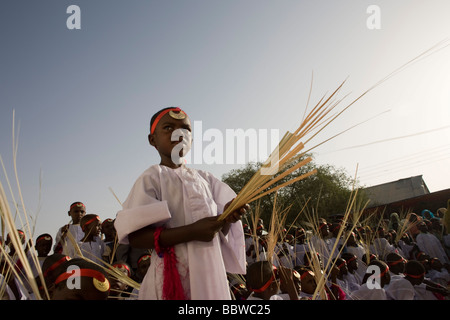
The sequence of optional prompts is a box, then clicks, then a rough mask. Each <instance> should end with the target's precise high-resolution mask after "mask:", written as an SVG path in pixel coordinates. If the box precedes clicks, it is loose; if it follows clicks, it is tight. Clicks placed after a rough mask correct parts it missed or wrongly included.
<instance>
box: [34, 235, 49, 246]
mask: <svg viewBox="0 0 450 320" xmlns="http://www.w3.org/2000/svg"><path fill="white" fill-rule="evenodd" d="M41 240H47V241H51V240H52V237H51V236H47V235H43V236H39V237H38V238H37V239H36V244H37V243H38V242H39V241H41Z"/></svg>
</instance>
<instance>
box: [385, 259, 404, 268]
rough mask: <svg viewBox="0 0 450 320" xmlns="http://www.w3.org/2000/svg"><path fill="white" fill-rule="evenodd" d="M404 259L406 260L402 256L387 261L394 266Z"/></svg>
mask: <svg viewBox="0 0 450 320" xmlns="http://www.w3.org/2000/svg"><path fill="white" fill-rule="evenodd" d="M403 261H405V262H406V260H405V259H404V258H403V257H402V258H400V259H398V260H394V261H387V263H388V265H390V266H391V267H392V266H395V265H396V264H399V263H401V262H403Z"/></svg>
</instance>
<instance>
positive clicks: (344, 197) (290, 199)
mask: <svg viewBox="0 0 450 320" xmlns="http://www.w3.org/2000/svg"><path fill="white" fill-rule="evenodd" d="M306 156H310V157H312V155H305V157H306ZM312 158H313V157H312ZM303 159H304V157H303V158H300V159H298V160H297V161H298V162H299V161H301V160H303ZM293 165H294V164H293ZM260 166H261V163H248V164H246V165H245V166H244V167H243V168H240V169H234V170H231V171H230V172H228V173H226V174H224V175H223V176H222V181H223V182H225V183H227V184H228V185H229V186H230V187H231V188H232V189H233V190H234V191H235V192H236V193H239V191H240V190H241V189H242V188H243V187H244V186H245V184H246V183H247V181H249V180H250V178H251V177H252V176H253V175H254V174H255V173H256V171H257V170H258V169H259V168H260ZM313 169H317V173H316V174H315V175H312V176H310V177H308V178H306V179H303V180H300V181H297V182H295V183H292V184H290V185H288V186H286V187H284V188H282V189H280V190H279V191H278V193H277V195H276V197H277V198H276V201H277V204H278V205H279V206H280V207H282V208H289V210H288V211H287V218H286V224H287V225H289V224H291V223H293V222H294V221H296V219H297V218H298V215H299V213H300V212H301V211H302V208H306V210H309V211H313V212H314V213H315V215H318V216H319V217H323V218H328V217H330V216H332V215H339V214H344V213H345V210H346V208H347V205H348V202H349V200H350V197H351V194H352V189H353V184H354V181H353V179H352V178H351V177H350V176H349V175H348V174H347V173H346V172H345V170H343V169H337V168H335V167H334V166H332V165H320V166H317V165H316V164H315V163H314V158H313V161H311V162H309V163H308V164H306V165H305V166H303V167H301V168H300V169H298V170H296V171H294V172H293V173H292V174H291V175H290V176H289V177H286V178H284V179H281V180H280V181H279V182H277V183H276V184H275V185H279V184H282V183H283V182H285V181H287V179H288V178H289V179H292V178H295V177H298V176H300V175H302V174H305V173H307V172H309V171H311V170H313ZM274 197H275V194H269V195H266V196H264V197H262V198H261V199H260V200H259V201H256V203H253V204H251V205H252V207H253V209H255V207H256V206H258V207H259V208H258V209H259V210H260V214H261V218H262V219H263V220H264V221H265V222H266V221H270V218H271V216H272V212H273V209H274V208H273V206H274ZM359 197H360V198H361V197H365V196H364V195H363V194H360V195H359ZM362 200H363V199H360V200H359V201H362ZM305 205H306V207H305Z"/></svg>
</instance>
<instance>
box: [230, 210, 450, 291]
mask: <svg viewBox="0 0 450 320" xmlns="http://www.w3.org/2000/svg"><path fill="white" fill-rule="evenodd" d="M445 211H446V209H440V210H439V212H438V213H437V214H436V215H433V214H432V213H431V212H430V211H429V210H424V212H422V214H421V215H418V214H415V213H410V214H408V216H407V217H405V218H404V219H402V220H400V219H399V217H398V214H397V213H392V214H391V215H390V218H389V219H386V220H383V219H381V220H380V221H379V222H378V223H377V224H376V225H375V226H373V227H370V226H363V225H361V224H356V225H353V224H351V223H348V222H347V221H343V219H342V218H334V219H330V221H327V220H326V219H319V221H318V223H317V224H318V227H317V228H315V229H314V230H311V229H310V230H308V229H306V228H303V227H302V226H290V227H289V228H288V229H284V231H283V232H280V234H279V235H278V241H277V243H276V246H275V247H274V249H272V252H271V253H269V255H270V256H271V259H269V257H268V251H270V250H267V249H268V242H270V239H268V237H269V236H270V232H267V231H265V228H264V223H263V221H262V220H260V221H259V223H258V224H257V225H256V226H255V228H256V230H253V231H252V230H251V229H250V227H249V226H248V225H244V228H246V230H245V233H246V249H247V251H246V254H247V263H248V265H249V266H250V267H249V270H252V272H254V270H257V271H259V272H260V273H261V274H260V275H259V276H258V277H256V280H255V278H254V276H255V275H254V274H253V275H251V274H247V277H246V282H244V281H239V279H238V278H234V282H232V283H234V284H235V286H234V289H235V290H236V294H235V296H237V297H239V298H241V299H255V297H256V298H259V299H307V300H309V299H332V300H448V299H449V293H450V291H449V288H450V287H449V285H450V274H449V272H450V260H449V257H450V246H449V245H450V236H449V234H448V233H447V231H446V227H445V226H444V224H443V215H444V212H445ZM255 238H256V241H255ZM268 261H270V263H268ZM250 268H251V269H250ZM273 270H276V271H275V272H274V271H273ZM280 270H283V271H284V272H286V270H292V271H291V273H292V274H293V276H291V278H293V279H294V281H293V282H294V283H295V287H296V291H297V296H296V297H294V296H292V295H288V294H287V292H288V290H287V289H286V288H285V285H286V283H287V282H286V279H284V280H283V278H282V277H281V275H280ZM288 273H289V272H288ZM273 274H276V275H278V277H279V278H278V279H281V281H280V283H278V284H276V283H275V282H276V281H275V280H277V277H275V278H273V277H272V276H271V275H273ZM269 282H270V283H271V284H272V283H273V285H268V283H269ZM255 288H256V290H255ZM261 288H263V289H264V290H262V291H263V292H261ZM267 290H272V291H270V293H269V294H268V293H267V292H266V291H267ZM291 291H292V290H291Z"/></svg>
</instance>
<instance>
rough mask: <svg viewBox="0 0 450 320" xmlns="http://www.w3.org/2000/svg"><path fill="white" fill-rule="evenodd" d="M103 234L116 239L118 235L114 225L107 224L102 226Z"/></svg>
mask: <svg viewBox="0 0 450 320" xmlns="http://www.w3.org/2000/svg"><path fill="white" fill-rule="evenodd" d="M101 229H102V232H103V233H104V234H105V236H106V235H107V236H110V237H114V236H115V235H116V229H115V228H114V223H112V222H106V223H104V224H103V225H102V226H101Z"/></svg>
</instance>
